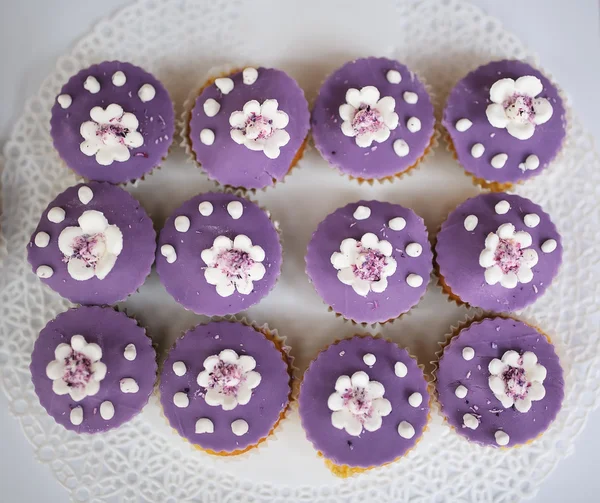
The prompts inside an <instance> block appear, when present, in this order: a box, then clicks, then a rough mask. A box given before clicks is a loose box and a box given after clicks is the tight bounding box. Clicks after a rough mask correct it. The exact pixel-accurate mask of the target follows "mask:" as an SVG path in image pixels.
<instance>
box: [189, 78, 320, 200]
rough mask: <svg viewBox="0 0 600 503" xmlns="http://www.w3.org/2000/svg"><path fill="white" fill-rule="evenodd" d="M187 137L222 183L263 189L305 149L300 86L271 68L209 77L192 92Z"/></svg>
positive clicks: (304, 113) (211, 174)
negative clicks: (196, 95) (196, 92)
mask: <svg viewBox="0 0 600 503" xmlns="http://www.w3.org/2000/svg"><path fill="white" fill-rule="evenodd" d="M185 120H186V122H188V121H189V127H188V131H187V133H188V137H187V138H186V141H187V142H188V144H189V145H190V146H191V149H192V151H193V155H194V156H195V159H196V161H197V162H198V163H199V164H200V165H201V166H202V168H203V169H204V171H205V172H206V173H207V175H208V176H209V177H210V178H212V179H213V180H216V181H217V182H218V183H220V184H222V185H229V186H232V187H243V188H246V189H262V188H264V187H268V186H271V185H275V183H276V182H278V181H280V180H282V179H283V177H284V176H285V175H286V174H287V173H288V171H290V170H291V169H292V168H293V167H294V165H295V164H296V163H297V162H298V161H299V160H300V158H301V157H302V154H303V152H304V147H305V140H306V137H307V134H308V129H309V113H308V103H307V102H306V98H305V97H304V92H303V91H302V89H300V87H299V86H298V84H297V83H296V81H295V80H294V79H292V78H291V77H290V76H289V75H287V74H286V73H284V72H282V71H281V70H276V69H273V68H262V67H261V68H258V69H256V68H245V69H244V70H243V71H235V72H233V73H231V74H229V75H225V76H223V77H221V78H217V79H214V80H210V81H209V82H207V83H206V85H205V87H204V88H203V89H202V90H201V92H200V95H199V96H198V98H196V102H195V105H194V108H193V110H192V111H191V114H189V116H188V117H186V118H185Z"/></svg>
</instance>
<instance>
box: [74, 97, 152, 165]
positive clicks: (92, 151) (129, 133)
mask: <svg viewBox="0 0 600 503" xmlns="http://www.w3.org/2000/svg"><path fill="white" fill-rule="evenodd" d="M90 117H91V118H92V120H91V121H87V122H84V123H83V124H82V125H81V128H80V129H79V132H80V133H81V136H83V138H84V141H82V142H81V144H80V145H79V148H80V150H81V151H82V152H83V153H84V154H85V155H87V156H90V157H91V156H92V155H95V156H96V162H97V163H98V164H101V165H102V166H109V165H111V164H112V163H113V161H118V162H123V161H126V160H127V159H129V157H130V155H131V154H130V153H129V149H131V148H137V147H141V146H142V145H143V144H144V138H143V136H142V135H141V133H139V132H138V131H137V128H138V126H139V122H138V120H137V117H136V116H135V115H134V114H132V113H129V112H124V111H123V108H122V107H121V106H120V105H117V104H116V103H112V104H110V105H108V106H107V107H106V110H104V109H103V108H102V107H94V108H92V110H91V111H90Z"/></svg>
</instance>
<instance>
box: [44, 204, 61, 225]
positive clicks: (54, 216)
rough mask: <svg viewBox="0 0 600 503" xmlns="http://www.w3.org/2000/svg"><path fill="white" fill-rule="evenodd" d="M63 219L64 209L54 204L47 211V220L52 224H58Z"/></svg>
mask: <svg viewBox="0 0 600 503" xmlns="http://www.w3.org/2000/svg"><path fill="white" fill-rule="evenodd" d="M64 219H65V210H63V209H62V208H59V207H58V206H55V207H54V208H51V209H50V211H48V220H50V222H52V223H53V224H59V223H61V222H62V221H63V220H64Z"/></svg>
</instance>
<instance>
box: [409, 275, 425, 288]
mask: <svg viewBox="0 0 600 503" xmlns="http://www.w3.org/2000/svg"><path fill="white" fill-rule="evenodd" d="M406 282H407V283H408V286H411V287H413V288H419V287H420V286H421V285H422V284H423V278H422V277H421V276H419V275H418V274H409V275H408V276H407V277H406Z"/></svg>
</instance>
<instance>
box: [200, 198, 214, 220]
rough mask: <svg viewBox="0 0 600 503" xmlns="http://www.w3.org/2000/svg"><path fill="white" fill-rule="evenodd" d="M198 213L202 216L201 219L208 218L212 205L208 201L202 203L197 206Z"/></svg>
mask: <svg viewBox="0 0 600 503" xmlns="http://www.w3.org/2000/svg"><path fill="white" fill-rule="evenodd" d="M198 211H199V212H200V215H202V216H203V217H208V216H210V215H212V212H213V205H212V203H209V202H208V201H203V202H201V203H200V204H199V205H198Z"/></svg>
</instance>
